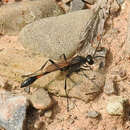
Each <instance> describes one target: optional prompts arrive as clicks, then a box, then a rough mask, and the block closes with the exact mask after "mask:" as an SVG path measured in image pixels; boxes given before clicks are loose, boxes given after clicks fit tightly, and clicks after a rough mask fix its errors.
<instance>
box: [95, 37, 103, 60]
mask: <svg viewBox="0 0 130 130" xmlns="http://www.w3.org/2000/svg"><path fill="white" fill-rule="evenodd" d="M97 41H98V45H97V47H96V49H95V52H94V54H93V58H94V56H95V54H96V52H97V49H98V48H99V45H100V43H101V36H100V35H98V36H97Z"/></svg>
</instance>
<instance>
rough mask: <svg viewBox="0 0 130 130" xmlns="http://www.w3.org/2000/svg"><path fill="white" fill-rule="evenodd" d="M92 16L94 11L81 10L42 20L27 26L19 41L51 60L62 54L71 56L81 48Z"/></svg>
mask: <svg viewBox="0 0 130 130" xmlns="http://www.w3.org/2000/svg"><path fill="white" fill-rule="evenodd" d="M92 15H93V11H92V10H81V11H78V12H73V13H68V14H66V15H60V16H58V17H51V18H45V19H41V20H39V21H36V22H34V23H32V24H29V25H27V26H25V27H24V28H23V29H22V31H21V32H20V35H19V41H20V43H22V45H23V46H24V47H25V48H28V49H31V50H33V51H34V52H37V53H40V54H42V55H44V56H46V57H49V58H53V59H59V57H60V56H61V55H62V54H65V55H66V56H67V57H68V56H71V55H73V54H74V52H75V51H76V49H77V47H78V46H79V42H80V40H81V39H80V37H81V32H82V31H83V29H84V26H85V25H86V24H87V22H88V21H89V20H90V18H91V17H92ZM79 19H80V20H79Z"/></svg>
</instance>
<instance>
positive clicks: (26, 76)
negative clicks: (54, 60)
mask: <svg viewBox="0 0 130 130" xmlns="http://www.w3.org/2000/svg"><path fill="white" fill-rule="evenodd" d="M47 63H48V60H47V61H46V62H45V63H44V64H43V65H42V67H41V68H40V69H38V70H37V71H35V72H33V73H31V74H27V75H22V77H29V76H32V75H34V74H36V73H37V72H39V71H41V70H42V69H44V67H45V66H46V64H47Z"/></svg>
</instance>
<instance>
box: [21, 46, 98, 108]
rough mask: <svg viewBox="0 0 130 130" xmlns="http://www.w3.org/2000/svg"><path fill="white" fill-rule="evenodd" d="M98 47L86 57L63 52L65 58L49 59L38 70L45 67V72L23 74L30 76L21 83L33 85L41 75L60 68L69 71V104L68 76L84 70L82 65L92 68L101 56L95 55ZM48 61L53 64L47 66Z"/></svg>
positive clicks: (67, 74)
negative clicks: (67, 55) (70, 56)
mask: <svg viewBox="0 0 130 130" xmlns="http://www.w3.org/2000/svg"><path fill="white" fill-rule="evenodd" d="M98 46H99V44H98ZM98 46H97V48H98ZM97 48H96V49H95V52H94V54H93V56H92V55H87V56H86V57H84V56H80V55H77V56H75V57H72V58H69V59H67V58H66V56H65V54H63V56H64V60H62V61H59V62H55V61H53V60H52V59H49V60H47V61H46V62H45V63H44V64H43V65H42V67H41V68H40V69H39V70H37V71H36V72H38V71H41V70H43V69H44V68H45V70H44V72H42V73H40V74H36V72H34V73H32V74H29V75H23V77H28V78H27V79H25V80H24V81H23V82H22V83H21V88H23V87H27V86H29V85H31V84H32V83H34V82H35V81H36V80H37V79H39V78H41V77H43V76H45V75H47V74H49V73H51V72H54V71H57V70H60V71H61V72H67V73H66V75H65V85H64V89H65V93H66V97H67V104H68V94H67V91H66V89H67V78H69V77H70V76H71V74H72V73H74V72H79V71H81V70H84V69H85V68H83V67H82V66H84V67H89V68H90V69H91V67H90V66H91V65H93V64H94V59H95V58H96V57H99V56H95V53H96V51H97ZM48 62H50V63H51V64H50V65H48V66H47V67H45V66H46V65H47V63H48ZM86 63H87V64H86ZM85 70H86V69H85ZM67 106H68V105H67ZM67 108H68V107H67ZM67 110H68V109H67Z"/></svg>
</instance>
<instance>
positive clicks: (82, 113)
mask: <svg viewBox="0 0 130 130" xmlns="http://www.w3.org/2000/svg"><path fill="white" fill-rule="evenodd" d="M128 7H130V2H129V3H128V2H125V4H124V5H123V9H122V11H121V13H120V14H119V15H118V16H117V17H115V18H113V20H112V21H111V22H110V23H109V24H111V23H113V24H111V25H110V28H109V30H108V31H107V33H106V35H105V36H104V38H103V46H104V47H106V48H108V49H109V54H108V56H107V66H106V76H108V77H112V76H113V75H117V76H116V80H117V88H118V95H121V96H123V97H126V98H128V99H130V61H129V59H128V58H126V57H125V53H124V51H125V42H126V36H127V20H128V10H130V8H128ZM15 53H16V54H17V53H19V55H20V57H15ZM11 54H12V56H11ZM29 54H30V53H27V50H25V49H24V48H23V47H22V45H21V44H20V43H18V42H17V37H16V36H6V35H4V36H0V66H1V68H0V75H2V76H4V77H6V78H7V79H10V78H12V80H13V81H14V82H16V83H17V85H16V86H15V87H14V89H17V91H19V92H21V90H20V89H19V88H17V87H19V83H20V82H21V81H20V80H21V79H19V80H18V79H16V76H19V75H17V72H18V71H19V67H22V66H23V67H22V69H20V70H21V71H20V72H18V74H19V73H21V74H23V73H25V72H27V71H28V70H26V69H25V68H26V66H28V65H27V63H29V62H30V61H31V62H32V61H33V63H36V65H34V64H33V65H31V66H30V72H31V71H33V70H34V69H35V70H36V69H37V68H38V66H39V65H40V64H41V61H40V62H39V57H37V56H34V57H35V58H32V56H30V55H29ZM22 55H28V56H27V59H24V58H22ZM28 57H29V58H30V59H29V58H28ZM10 58H12V63H11V62H10ZM18 59H19V60H18ZM36 59H37V61H34V60H36ZM25 60H28V61H26V64H24V61H25ZM15 63H19V66H17V65H16V64H15ZM37 63H38V64H37ZM3 65H4V67H3ZM12 66H13V67H16V68H15V69H14V70H12V68H11V67H12ZM12 72H15V74H14V73H13V74H14V75H13V76H11V74H12ZM118 72H119V73H121V74H122V73H123V72H125V73H126V76H125V78H124V79H121V78H119V75H118V74H117V73H118ZM108 97H109V96H107V95H106V94H104V93H102V94H100V96H99V97H98V98H96V99H95V100H94V101H92V102H90V103H88V104H85V103H84V102H83V101H80V100H77V99H71V100H70V108H71V110H70V111H69V112H67V111H66V99H65V98H61V97H55V96H54V97H53V98H54V99H55V100H56V101H57V103H58V105H57V107H56V108H54V109H53V111H54V114H53V116H52V118H46V117H44V116H41V117H40V118H38V119H37V122H38V121H43V122H44V125H45V127H46V128H47V130H54V129H55V130H130V110H129V109H128V110H127V108H128V106H127V108H126V111H127V113H126V115H125V117H120V116H110V115H108V114H107V112H106V102H107V99H108ZM128 102H129V103H130V100H129V101H128ZM75 104H76V106H75ZM91 110H95V111H98V112H100V113H101V117H100V119H91V118H88V117H87V112H88V111H91Z"/></svg>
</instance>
